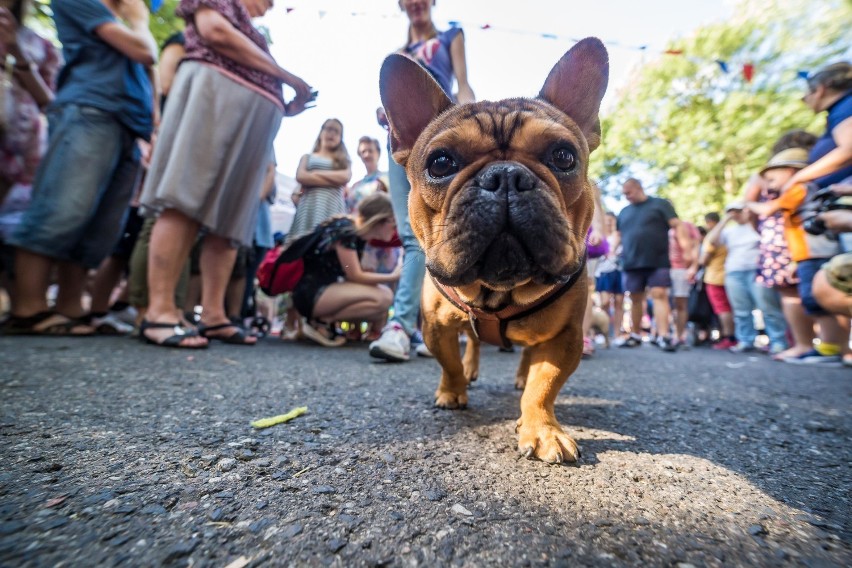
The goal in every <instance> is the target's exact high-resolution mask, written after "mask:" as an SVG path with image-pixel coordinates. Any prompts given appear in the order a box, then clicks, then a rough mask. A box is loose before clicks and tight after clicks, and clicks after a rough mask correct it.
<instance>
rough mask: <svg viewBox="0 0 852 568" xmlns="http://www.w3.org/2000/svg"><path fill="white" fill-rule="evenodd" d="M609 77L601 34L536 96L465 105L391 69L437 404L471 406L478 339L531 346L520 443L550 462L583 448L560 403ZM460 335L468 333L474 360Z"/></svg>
mask: <svg viewBox="0 0 852 568" xmlns="http://www.w3.org/2000/svg"><path fill="white" fill-rule="evenodd" d="M608 75H609V62H608V56H607V52H606V48H605V47H604V45H603V43H601V42H600V40H598V39H596V38H586V39H584V40H582V41H580V42H579V43H578V44H577V45H575V46H574V47H573V48H571V49H570V50H569V51H568V52H567V53H566V54H565V55H564V56H563V57H562V58H561V59H560V60H559V62H558V63H557V64H556V66H555V67H554V68H553V69H552V71H551V72H550V74H549V75H548V77H547V79H546V81H545V82H544V86H543V87H542V89H541V92H540V94H539V96H538V97H537V98H534V99H528V98H516V99H506V100H501V101H496V102H490V101H481V102H477V103H471V104H465V105H455V104H453V102H452V101H451V100H450V99H449V98H448V97H447V95H446V94H445V93H444V92H443V90H441V88H440V87H439V86H438V84H437V83H436V82H435V80H434V79H433V78H432V77H431V76H430V75H429V73H428V72H427V71H426V70H425V69H423V68H422V67H420V66H419V65H418V64H417V63H416V62H414V61H412V60H411V59H408V58H407V57H405V56H403V55H399V54H394V55H391V56H389V57H388V58H387V59H386V60H385V62H384V64H383V66H382V71H381V94H382V102H383V103H384V107H385V111H386V113H387V116H388V120H389V123H390V127H391V150H392V152H393V158H394V160H395V161H396V162H397V163H399V164H402V165H404V166H405V168H406V171H407V173H408V178H409V180H410V182H411V195H410V197H409V213H410V217H411V225H412V228H413V230H414V233H415V235H416V236H417V238H418V240H419V241H420V244H421V245H422V246H423V250H424V252H425V255H426V267H427V269H428V275H427V277H426V281H425V282H424V286H423V296H422V311H423V338H424V340H425V342H426V345H427V346H428V347H429V349H430V350H431V351H432V353H433V354H434V356H435V358H436V359H437V360H438V362H439V363H440V365H441V367H442V375H441V381H440V384H439V386H438V390H437V392H436V394H435V404H436V405H437V406H439V407H441V408H465V407H466V405H467V402H468V396H467V387H468V382H469V381H470V380H472V379H474V378H475V377H476V375H477V367H478V351H479V342H478V341H476V340H475V339H476V338H479V339H481V340H483V341H486V342H489V343H494V344H497V345H500V346H503V347H508V346H510V345H512V344H518V345H521V346H523V347H524V350H523V353H522V356H521V364H520V368H519V369H518V372H517V375H516V385H517V386H518V387H519V388H523V389H524V393H523V396H522V398H521V417H520V419H519V420H518V423H517V432H518V436H519V439H518V447H519V449H520V451H521V452H522V453H523V454H524V455H525V456H527V457H529V458H538V459H541V460H543V461H546V462H551V463H561V462H563V461H576V460H577V459H579V457H580V452H579V449H578V447H577V444H576V442H575V441H574V440H573V439H571V437H569V436H568V435H567V434H565V432H564V431H563V430H562V427H561V426H560V425H559V423H558V421H557V420H556V416H555V414H554V403H555V400H556V396H557V394H558V393H559V390H560V389H561V388H562V385H563V384H565V381H566V380H567V379H568V377H569V375H571V373H573V372H574V370H575V369H576V368H577V366H578V364H579V363H580V357H581V355H582V349H583V332H582V322H583V312H584V310H585V306H586V302H587V297H588V287H587V276H586V267H585V258H586V249H585V241H584V239H585V235H586V232H587V231H588V228H589V225H590V223H591V219H592V213H593V210H594V204H593V197H592V195H593V194H592V186H591V184H590V183H589V179H588V163H589V153H590V152H591V151H592V150H594V149H595V148H597V147H598V145H599V144H600V140H601V130H600V121H599V118H598V114H599V111H600V103H601V99H602V98H603V95H604V93H605V91H606V86H607V81H608ZM460 332H466V333H467V335H468V336H469V337H470V339H471V340H470V341H468V347H467V351H466V353H465V358H464V362H463V361H462V358H461V352H460V347H459V341H458V336H459V333H460Z"/></svg>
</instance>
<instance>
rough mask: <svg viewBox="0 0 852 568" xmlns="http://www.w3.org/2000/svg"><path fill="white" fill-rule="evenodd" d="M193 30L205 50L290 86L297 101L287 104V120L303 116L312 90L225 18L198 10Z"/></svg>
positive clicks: (203, 8) (208, 10)
mask: <svg viewBox="0 0 852 568" xmlns="http://www.w3.org/2000/svg"><path fill="white" fill-rule="evenodd" d="M193 18H194V20H195V27H196V28H197V29H198V33H199V35H200V36H201V37H202V39H204V41H205V42H206V43H207V45H208V46H210V47H211V48H212V49H214V50H215V51H218V52H219V53H221V54H222V55H224V56H225V57H227V58H228V59H233V60H234V61H236V62H237V63H239V64H241V65H245V66H246V67H250V68H251V69H255V70H257V71H260V72H262V73H266V74H267V75H271V76H273V77H276V78H278V79H280V80H281V81H282V82H283V83H284V84H286V85H289V86H290V87H291V88H292V89H293V90H294V91H295V92H296V97H295V98H294V99H293V100H292V101H291V102H289V103H287V110H286V114H287V116H293V115H295V114H298V113H299V112H302V111H303V110H304V109H305V105H306V104H307V103H308V102H310V98H311V87H310V86H309V85H308V84H307V83H305V82H304V81H303V80H302V79H300V78H299V77H297V76H295V75H293V74H292V73H290V72H289V71H287V70H286V69H283V68H281V67H279V66H278V64H277V63H275V60H274V59H272V56H271V55H269V54H268V53H266V52H265V51H263V50H262V49H260V47H258V46H257V45H256V44H255V43H254V42H253V41H252V40H251V39H249V38H248V37H247V36H246V35H245V34H243V33H242V32H240V31H239V30H238V29H237V28H235V27H234V26H233V25H232V24H231V22H229V21H228V20H227V19H226V18H225V16H223V15H222V14H220V13H219V12H217V11H216V10H213V9H212V8H207V7H201V8H199V9H198V10H197V11H196V12H195V14H194V15H193Z"/></svg>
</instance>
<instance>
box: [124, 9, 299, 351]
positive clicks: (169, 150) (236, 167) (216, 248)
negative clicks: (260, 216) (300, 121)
mask: <svg viewBox="0 0 852 568" xmlns="http://www.w3.org/2000/svg"><path fill="white" fill-rule="evenodd" d="M270 4H271V3H270V2H268V0H181V3H180V5H179V7H178V9H177V14H178V15H180V16H181V17H183V18H184V19H185V20H186V23H187V26H186V32H185V35H186V56H185V58H184V60H183V62H182V63H181V65H180V67H179V68H178V72H177V75H176V77H175V82H174V85H173V86H172V89H171V92H170V93H169V104H168V105H167V107H166V112H165V115H164V117H163V123H162V128H161V131H160V133H159V138H158V140H157V144H156V147H155V150H154V155H153V158H152V160H151V167H150V169H149V172H148V178H147V180H146V182H145V188H144V191H143V194H142V199H141V202H142V206H143V210H144V211H145V212H146V214H149V215H151V214H154V215H157V216H158V217H157V221H156V223H155V225H154V228H153V232H152V234H151V245H150V257H149V262H148V286H149V295H150V300H149V306H148V313H147V316H146V320H145V321H143V322H142V326H141V328H140V332H141V336H142V339H143V340H145V341H147V342H148V343H152V344H154V345H159V346H167V347H183V348H204V347H207V344H208V340H211V339H218V340H221V341H225V342H228V343H236V344H240V345H253V344H254V343H255V342H256V338H254V337H253V336H251V335H249V334H247V333H246V331H245V330H243V329H242V328H240V327H239V326H237V325H234V324H233V323H232V322H231V321H230V320H229V319H228V317H227V315H226V314H225V289H226V287H227V284H228V280H229V277H230V274H231V270H232V268H233V265H234V260H235V258H236V254H237V248H236V247H237V246H239V245H240V244H246V245H250V244H251V241H252V234H253V232H254V225H255V218H256V215H257V208H258V204H259V202H260V198H259V194H260V190H261V184H262V182H263V176H264V172H265V171H266V165H267V164H268V162H269V157H270V155H271V152H272V141H273V139H274V138H275V134H276V133H277V131H278V127H279V125H280V123H281V118H282V117H283V116H292V115H295V114H298V113H300V112H302V111H303V110H304V108H305V105H306V104H307V103H308V102H309V101H310V100H311V93H310V91H311V89H310V87H309V86H308V85H307V83H305V82H304V81H303V80H301V79H300V78H298V77H296V76H294V75H292V74H291V73H289V72H288V71H286V70H284V69H282V68H281V67H279V66H278V65H277V64H276V63H275V61H274V60H273V59H272V57H271V56H270V54H269V48H268V46H267V43H266V40H265V39H264V38H263V36H262V35H261V34H260V32H258V31H257V30H256V29H255V28H254V26H252V24H251V18H255V17H259V16H262V15H263V14H264V13H265V12H266V11H267V9H268V8H269V6H270ZM282 83H284V84H287V85H289V86H290V87H292V88H293V90H294V91H295V98H294V99H293V100H292V101H291V102H289V103H285V101H284V99H283V96H282V92H281V85H282ZM199 231H203V234H204V241H203V244H202V248H201V259H200V263H201V279H202V298H201V305H202V315H201V324H200V326H199V328H198V331H197V332H196V331H195V330H191V329H187V328H184V327H183V326H181V325H180V319H179V314H180V310H179V309H178V307H177V306H176V305H175V304H174V290H175V286H176V284H177V280H178V277H179V275H180V271H181V268H182V267H183V264H184V263H185V261H186V259H187V257H188V256H189V251H190V249H191V247H192V245H193V243H194V241H195V238H196V236H197V235H198V233H199Z"/></svg>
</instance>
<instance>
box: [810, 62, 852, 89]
mask: <svg viewBox="0 0 852 568" xmlns="http://www.w3.org/2000/svg"><path fill="white" fill-rule="evenodd" d="M820 86H822V87H825V88H826V89H831V90H832V91H837V92H838V93H845V92H846V91H848V90H850V89H852V65H850V63H849V62H848V61H838V62H837V63H832V64H831V65H826V66H825V67H823V68H822V69H820V70H819V71H817V72H816V73H814V74H813V75H810V76H809V77H808V88H809V89H810V90H811V91H813V90H815V89H816V88H817V87H820Z"/></svg>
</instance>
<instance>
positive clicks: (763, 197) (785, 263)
mask: <svg viewBox="0 0 852 568" xmlns="http://www.w3.org/2000/svg"><path fill="white" fill-rule="evenodd" d="M776 197H778V196H777V195H773V194H772V193H771V192H769V191H767V190H766V189H764V190H763V191H761V193H760V199H758V201H759V202H761V203H765V202H767V201H771V200H773V199H775V198H776ZM757 230H758V232H759V233H760V257H759V259H758V262H757V277H756V278H755V282H757V284H758V285H760V286H764V287H766V288H786V287H787V286H795V285H796V284H797V283H798V281H799V280H798V278H796V274H795V273H796V264H795V263H794V262H793V259H792V258H791V257H790V251H789V250H788V249H787V240H786V239H785V238H784V213H783V211H777V212H776V213H775V214H773V215H771V216H769V217H764V218H761V220H760V222H759V224H758V226H757Z"/></svg>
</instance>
